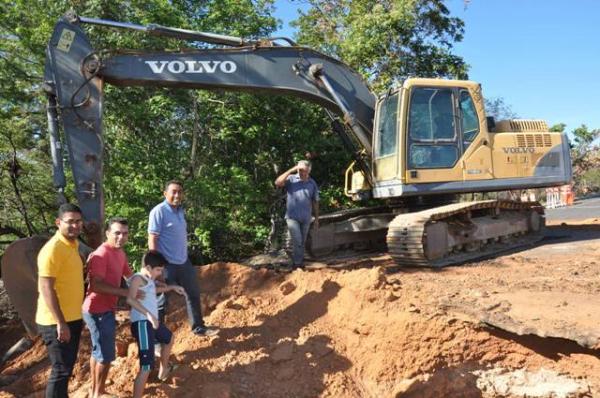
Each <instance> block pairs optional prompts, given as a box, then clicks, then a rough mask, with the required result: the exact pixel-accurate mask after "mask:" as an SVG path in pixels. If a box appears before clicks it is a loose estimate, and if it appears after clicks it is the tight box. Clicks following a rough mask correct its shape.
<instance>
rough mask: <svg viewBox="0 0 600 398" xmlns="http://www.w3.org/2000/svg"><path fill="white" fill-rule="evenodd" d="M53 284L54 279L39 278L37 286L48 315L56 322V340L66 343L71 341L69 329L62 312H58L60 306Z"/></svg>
mask: <svg viewBox="0 0 600 398" xmlns="http://www.w3.org/2000/svg"><path fill="white" fill-rule="evenodd" d="M55 282H56V278H53V277H48V276H40V277H39V282H38V285H39V288H40V294H41V295H42V298H43V299H44V302H45V303H46V305H47V306H48V309H49V310H50V313H51V314H52V316H53V317H54V320H55V321H56V334H57V335H58V340H59V341H61V342H64V343H67V342H69V340H71V331H70V329H69V325H67V321H65V317H64V315H63V313H62V311H61V310H60V306H59V305H58V296H57V295H56V290H54V283H55Z"/></svg>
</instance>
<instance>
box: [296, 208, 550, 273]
mask: <svg viewBox="0 0 600 398" xmlns="http://www.w3.org/2000/svg"><path fill="white" fill-rule="evenodd" d="M319 224H320V228H319V229H314V228H313V229H312V230H311V233H310V238H309V241H308V242H307V250H308V251H309V253H310V254H311V255H312V257H313V258H315V259H319V258H321V257H323V256H327V255H329V254H331V253H333V252H335V251H337V250H340V249H344V248H352V249H359V250H360V249H385V244H386V243H387V252H388V253H389V254H390V255H391V256H392V257H393V258H394V260H395V262H396V263H397V264H398V265H399V266H420V267H443V266H447V265H452V264H459V263H463V262H466V261H472V260H476V259H478V258H482V257H489V256H493V255H494V254H497V253H500V252H505V251H507V250H511V249H514V248H517V247H520V246H523V245H528V244H532V243H535V242H537V241H539V240H540V239H541V238H542V230H543V227H544V210H543V207H542V206H541V205H540V204H539V203H538V202H515V201H509V200H482V201H475V202H462V203H452V204H447V205H444V206H439V207H433V208H429V209H426V210H420V211H414V209H409V208H393V207H385V206H381V207H377V208H362V209H352V210H348V211H343V212H338V213H333V214H329V215H326V216H323V217H320V218H319Z"/></svg>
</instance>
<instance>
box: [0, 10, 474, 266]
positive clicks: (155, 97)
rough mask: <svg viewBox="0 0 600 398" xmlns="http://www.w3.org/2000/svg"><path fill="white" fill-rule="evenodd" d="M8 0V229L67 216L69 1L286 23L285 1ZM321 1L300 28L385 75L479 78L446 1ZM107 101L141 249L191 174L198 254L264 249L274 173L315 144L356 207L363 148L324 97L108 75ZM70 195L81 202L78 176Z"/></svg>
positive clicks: (135, 19) (334, 190)
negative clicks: (51, 43)
mask: <svg viewBox="0 0 600 398" xmlns="http://www.w3.org/2000/svg"><path fill="white" fill-rule="evenodd" d="M0 1H1V2H0V15H1V17H0V90H1V91H2V96H1V98H0V181H1V185H0V195H1V199H0V203H1V204H2V207H1V209H0V234H1V235H0V237H1V238H2V239H4V240H10V239H14V238H16V237H19V236H28V235H31V234H34V233H41V232H51V230H52V228H53V220H54V213H55V211H56V207H57V202H56V195H55V193H54V192H53V188H52V176H51V173H50V170H51V159H50V155H49V144H48V136H47V127H46V114H45V103H46V99H45V95H44V94H43V93H42V91H41V88H40V86H41V82H42V78H43V67H44V57H45V52H44V50H45V46H46V42H47V40H48V38H49V37H50V35H51V32H52V29H53V26H54V24H55V23H56V21H57V20H58V18H59V17H60V16H61V15H62V14H64V13H65V12H66V11H67V10H69V9H74V11H75V12H77V13H79V14H81V15H84V16H89V17H94V18H101V19H109V20H116V21H124V22H131V23H137V24H142V25H147V24H150V23H155V24H159V25H164V26H173V27H178V28H183V29H192V30H201V31H209V32H215V33H221V34H227V35H233V36H241V37H246V38H258V37H266V36H270V35H271V34H272V33H273V32H274V30H275V29H276V27H277V21H276V19H275V18H274V17H273V2H272V0H252V1H251V0H206V1H202V2H194V1H187V0H173V1H167V0H146V1H143V2H142V1H130V2H115V1H108V0H72V1H66V0H57V1H54V2H46V1H41V0H38V1H7V0H0ZM311 4H312V6H313V8H312V9H311V10H309V11H308V13H307V14H305V15H302V16H301V17H300V19H299V20H298V24H297V26H298V29H299V32H298V39H299V40H300V41H302V42H303V43H304V44H307V45H309V46H311V47H316V48H318V49H321V50H323V51H325V52H327V53H328V54H331V55H333V56H336V57H337V58H341V59H342V60H344V61H345V62H347V63H349V64H350V65H351V66H353V67H354V68H356V69H357V70H359V71H360V72H361V73H363V75H364V76H365V78H367V79H368V81H369V82H371V83H373V85H374V86H375V87H379V88H381V87H384V86H385V85H388V84H389V83H391V82H393V81H395V80H399V79H401V78H403V77H405V76H407V75H421V76H453V77H464V76H465V71H466V65H465V64H464V62H463V61H462V59H460V58H459V57H457V56H455V55H453V54H452V53H451V49H452V43H453V42H455V41H458V40H460V39H461V36H462V29H463V26H462V22H461V21H460V20H458V19H457V18H453V17H451V16H450V15H449V13H448V10H447V8H446V7H445V6H444V4H443V2H441V1H432V0H429V1H393V2H375V1H364V0H363V1H353V2H349V1H328V2H323V1H314V2H311ZM338 6H340V7H342V8H337V7H338ZM342 11H343V12H342ZM332 24H333V25H332ZM324 28H327V29H324ZM85 29H86V31H87V33H88V36H89V37H90V39H91V40H92V43H93V45H94V47H95V48H97V49H106V50H116V49H137V50H141V49H156V50H184V49H186V48H194V47H195V48H199V47H206V46H207V45H206V44H202V43H189V42H182V41H178V40H175V39H165V38H158V37H154V36H148V35H145V34H143V33H140V32H135V31H124V30H118V29H114V28H106V27H99V26H85ZM323 29H324V30H323ZM104 104H105V108H104V120H103V124H104V144H105V150H104V151H105V176H104V191H105V203H106V215H107V216H113V215H120V216H124V217H127V218H128V219H129V221H130V225H131V238H130V240H131V244H130V245H129V251H130V255H132V260H135V259H137V258H139V254H140V253H141V251H142V250H143V249H144V247H145V246H146V228H147V215H148V212H149V210H150V209H151V208H152V206H154V205H155V204H156V203H158V202H159V201H160V200H162V196H161V192H162V188H163V183H164V182H165V181H166V180H169V179H172V178H178V179H181V180H183V181H184V184H185V191H186V194H187V201H186V203H187V204H186V205H187V212H188V225H189V227H190V232H191V239H190V240H191V243H192V251H191V252H192V254H193V256H194V257H195V258H194V260H195V261H196V262H198V261H202V260H205V261H208V260H214V259H231V258H238V257H240V256H243V255H246V254H249V253H251V252H253V251H256V250H258V249H260V248H261V245H262V241H263V239H264V237H265V236H266V234H267V233H268V229H269V216H270V211H271V206H272V204H273V203H274V201H275V199H277V197H278V195H280V193H278V192H277V191H275V189H274V187H273V180H274V179H275V177H276V176H277V175H278V174H279V173H281V172H282V171H283V170H285V169H287V168H289V167H290V166H291V165H292V164H293V162H295V161H297V160H299V159H303V158H304V157H305V153H307V152H310V153H312V154H313V157H314V159H313V160H314V163H315V165H314V167H313V177H314V178H315V179H316V181H317V182H318V183H319V185H320V187H321V189H322V193H323V194H322V204H321V206H322V207H323V208H324V209H325V210H327V209H336V208H339V207H341V206H345V205H347V202H345V200H344V198H343V196H342V195H341V188H340V187H341V186H342V180H343V170H344V169H345V166H346V165H347V164H348V162H349V160H350V156H349V154H347V153H345V152H344V150H343V149H342V146H341V142H340V141H339V140H338V138H337V137H336V136H335V135H334V134H333V133H332V131H331V129H330V126H329V121H328V119H327V118H326V115H325V114H324V112H323V111H322V110H321V109H320V108H319V107H317V106H315V105H312V104H308V103H305V102H302V101H299V100H297V99H294V98H290V97H283V96H282V97H267V96H254V95H250V94H238V93H229V92H207V91H191V90H175V89H168V88H163V89H154V88H115V87H111V86H108V85H107V86H105V98H104ZM66 166H67V167H66V168H67V170H68V169H69V166H68V164H67V165H66ZM67 178H69V176H67ZM66 195H67V198H68V199H69V200H71V201H74V200H75V199H74V194H73V186H72V185H71V186H69V187H67V192H66Z"/></svg>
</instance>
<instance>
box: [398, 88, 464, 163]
mask: <svg viewBox="0 0 600 398" xmlns="http://www.w3.org/2000/svg"><path fill="white" fill-rule="evenodd" d="M454 98H455V96H454V91H453V89H452V88H430V87H416V88H413V89H412V92H411V97H410V109H409V119H408V131H409V134H408V139H409V156H408V162H409V167H410V168H448V167H452V166H453V165H454V164H455V163H456V162H457V160H458V157H459V146H458V140H457V133H456V130H457V129H456V121H457V117H456V113H455V106H454V104H455V101H454Z"/></svg>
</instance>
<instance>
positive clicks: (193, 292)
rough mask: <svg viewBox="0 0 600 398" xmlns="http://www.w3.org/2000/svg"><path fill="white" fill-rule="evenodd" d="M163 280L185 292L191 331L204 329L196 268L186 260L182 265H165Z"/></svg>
mask: <svg viewBox="0 0 600 398" xmlns="http://www.w3.org/2000/svg"><path fill="white" fill-rule="evenodd" d="M165 280H166V282H167V284H168V285H179V286H181V287H183V289H184V290H185V292H186V294H187V298H186V305H187V313H188V319H189V322H190V325H192V330H193V329H195V328H196V327H198V326H201V327H206V326H205V325H204V320H203V319H202V310H201V309H200V286H199V285H198V276H197V275H196V267H194V266H193V265H192V262H191V261H190V260H189V259H188V260H187V261H186V262H185V263H183V264H167V267H166V268H165ZM165 306H166V304H165Z"/></svg>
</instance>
